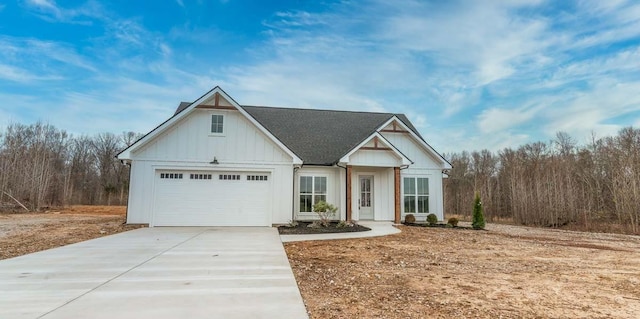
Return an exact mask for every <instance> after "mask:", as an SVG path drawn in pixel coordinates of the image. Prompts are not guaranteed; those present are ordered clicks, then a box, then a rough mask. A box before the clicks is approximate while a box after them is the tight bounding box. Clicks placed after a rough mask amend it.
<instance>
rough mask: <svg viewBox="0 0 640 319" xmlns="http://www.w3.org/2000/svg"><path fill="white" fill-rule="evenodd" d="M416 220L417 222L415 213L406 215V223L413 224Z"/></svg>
mask: <svg viewBox="0 0 640 319" xmlns="http://www.w3.org/2000/svg"><path fill="white" fill-rule="evenodd" d="M415 222H416V216H413V214H407V215H405V216H404V223H405V224H413V223H415Z"/></svg>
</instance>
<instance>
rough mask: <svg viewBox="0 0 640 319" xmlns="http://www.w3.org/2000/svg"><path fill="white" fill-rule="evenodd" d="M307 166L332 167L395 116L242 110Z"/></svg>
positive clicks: (287, 110) (277, 109)
mask: <svg viewBox="0 0 640 319" xmlns="http://www.w3.org/2000/svg"><path fill="white" fill-rule="evenodd" d="M242 108H243V109H244V110H245V111H247V113H249V114H251V116H253V118H254V119H256V121H258V122H260V124H262V126H264V127H265V128H266V129H267V130H269V132H271V134H273V135H274V136H275V137H276V138H278V139H279V140H280V141H281V142H282V143H283V144H284V145H286V146H287V147H288V148H289V149H290V150H291V151H292V152H294V153H295V154H296V155H298V157H300V158H301V159H302V160H303V161H304V163H305V164H308V165H333V164H335V163H337V162H338V161H339V160H340V158H341V157H342V156H344V155H345V154H346V153H347V152H349V151H350V150H351V149H353V148H354V147H356V146H357V145H358V144H359V143H361V142H362V141H363V140H364V139H365V138H367V137H368V136H369V135H371V134H373V133H374V132H375V130H376V129H377V128H378V127H380V125H382V124H383V123H384V122H386V121H387V120H389V119H390V118H391V117H392V116H393V114H390V113H366V112H347V111H328V110H311V109H290V108H278V107H261V106H242Z"/></svg>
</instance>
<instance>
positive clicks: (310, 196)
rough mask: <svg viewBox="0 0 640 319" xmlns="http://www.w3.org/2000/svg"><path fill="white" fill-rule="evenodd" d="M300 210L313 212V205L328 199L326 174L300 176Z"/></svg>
mask: <svg viewBox="0 0 640 319" xmlns="http://www.w3.org/2000/svg"><path fill="white" fill-rule="evenodd" d="M299 187H300V212H301V213H310V212H313V205H314V204H317V203H318V202H319V201H325V202H326V201H327V177H326V176H300V185H299Z"/></svg>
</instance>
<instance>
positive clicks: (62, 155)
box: [0, 122, 140, 210]
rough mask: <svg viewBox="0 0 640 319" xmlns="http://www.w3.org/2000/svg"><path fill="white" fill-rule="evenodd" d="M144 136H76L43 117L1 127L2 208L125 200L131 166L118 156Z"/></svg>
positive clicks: (113, 202) (0, 173) (129, 134)
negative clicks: (2, 128)
mask: <svg viewBox="0 0 640 319" xmlns="http://www.w3.org/2000/svg"><path fill="white" fill-rule="evenodd" d="M139 136H140V135H139V134H136V133H134V132H124V133H122V134H120V135H116V134H113V133H100V134H96V135H93V136H87V135H80V136H72V135H71V134H68V133H67V132H66V131H64V130H60V129H58V128H56V127H54V126H53V125H50V124H45V123H40V122H39V123H35V124H31V125H23V124H18V123H12V124H9V125H8V126H7V127H6V128H5V130H4V132H0V205H1V206H3V207H0V208H5V209H7V208H12V209H13V208H16V207H20V206H22V207H23V208H24V209H28V210H38V209H41V208H43V207H48V206H64V205H73V204H86V205H92V204H100V205H112V204H117V205H125V204H126V203H127V195H128V185H129V167H128V166H126V165H123V164H122V163H120V161H119V160H118V159H116V158H115V156H116V155H117V154H118V152H120V151H121V150H123V149H124V148H126V147H127V146H128V145H131V144H132V143H133V142H135V141H136V140H137V139H138V138H139Z"/></svg>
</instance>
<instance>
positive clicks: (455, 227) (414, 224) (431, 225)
mask: <svg viewBox="0 0 640 319" xmlns="http://www.w3.org/2000/svg"><path fill="white" fill-rule="evenodd" d="M403 225H406V226H413V227H433V228H451V229H473V227H466V226H453V227H452V226H448V224H427V223H403Z"/></svg>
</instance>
